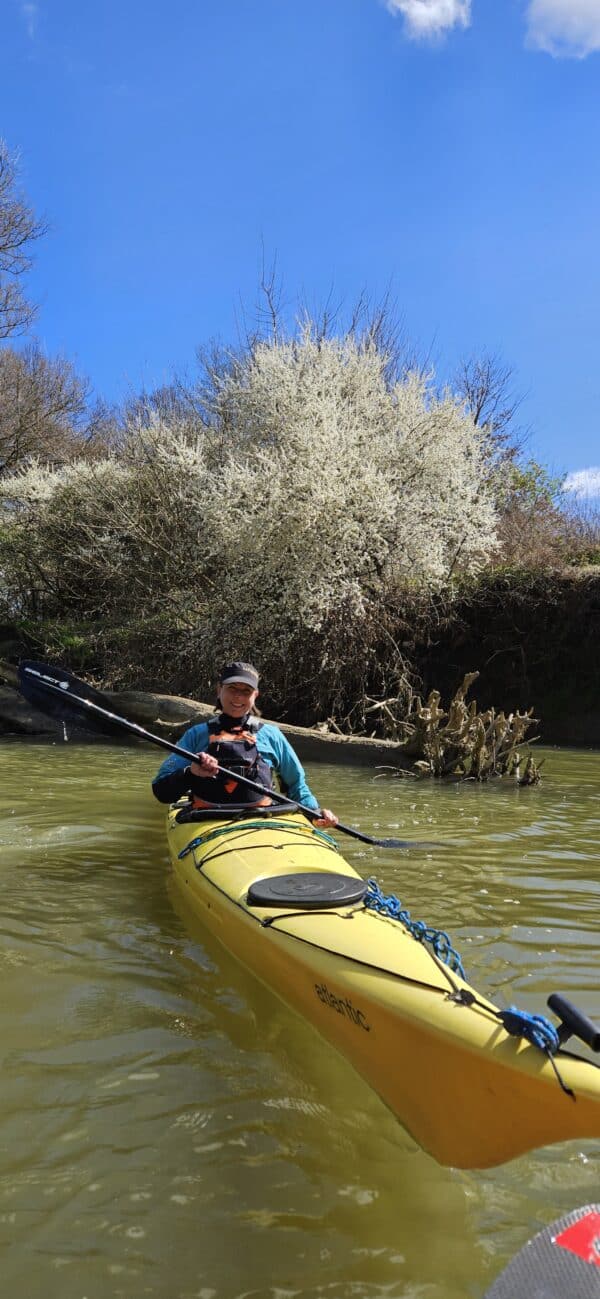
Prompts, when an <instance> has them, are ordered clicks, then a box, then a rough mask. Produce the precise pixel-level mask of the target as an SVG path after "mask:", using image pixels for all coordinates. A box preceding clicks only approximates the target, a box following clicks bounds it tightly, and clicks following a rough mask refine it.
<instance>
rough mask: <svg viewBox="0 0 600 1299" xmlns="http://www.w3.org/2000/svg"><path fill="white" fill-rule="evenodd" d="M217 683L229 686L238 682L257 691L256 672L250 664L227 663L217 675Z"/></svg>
mask: <svg viewBox="0 0 600 1299" xmlns="http://www.w3.org/2000/svg"><path fill="white" fill-rule="evenodd" d="M219 681H220V683H221V685H222V686H225V685H227V686H231V685H233V683H234V681H240V682H241V683H242V684H243V685H245V686H252V689H253V690H258V670H257V669H256V668H255V667H253V666H252V664H251V663H228V664H227V667H224V668H222V670H221V672H220V673H219Z"/></svg>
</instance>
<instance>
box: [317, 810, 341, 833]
mask: <svg viewBox="0 0 600 1299" xmlns="http://www.w3.org/2000/svg"><path fill="white" fill-rule="evenodd" d="M337 823H338V817H337V816H336V815H335V812H330V810H329V808H328V807H320V808H319V818H318V820H316V821H313V825H318V826H319V829H321V830H328V829H332V828H333V827H334V826H336V825H337Z"/></svg>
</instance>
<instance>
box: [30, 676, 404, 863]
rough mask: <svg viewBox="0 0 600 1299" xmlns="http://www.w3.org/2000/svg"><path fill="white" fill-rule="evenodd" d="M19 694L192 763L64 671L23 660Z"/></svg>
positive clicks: (363, 838)
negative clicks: (122, 732)
mask: <svg viewBox="0 0 600 1299" xmlns="http://www.w3.org/2000/svg"><path fill="white" fill-rule="evenodd" d="M18 679H19V690H20V692H21V694H22V695H23V696H24V697H25V699H28V700H29V702H30V703H32V704H33V705H34V706H35V707H36V708H39V709H40V711H41V712H44V713H48V714H49V715H50V716H51V717H56V718H58V720H59V721H62V722H66V723H67V724H70V725H72V726H79V727H81V726H82V725H83V727H84V729H86V730H90V731H92V732H99V733H100V734H101V735H114V733H115V729H117V730H118V729H120V730H123V731H129V732H130V733H131V734H132V735H136V736H137V737H138V739H140V740H147V741H148V743H149V744H156V745H158V746H159V747H160V748H161V749H169V751H170V752H171V753H177V754H179V756H180V757H182V758H187V759H188V761H189V762H195V761H196V759H197V756H198V755H197V754H196V753H191V752H190V751H189V750H188V749H182V747H181V745H180V744H172V743H171V741H170V740H165V739H163V737H162V736H159V735H153V734H152V732H151V731H146V730H145V729H144V727H143V726H139V725H138V723H137V722H130V721H129V719H128V718H126V717H119V716H118V715H117V714H116V713H113V712H112V710H111V705H110V700H109V699H107V698H106V696H105V695H103V694H101V693H100V691H99V690H94V688H93V687H92V686H88V685H87V684H86V682H85V681H80V680H79V679H78V678H77V677H75V676H73V674H72V673H71V672H67V671H66V670H65V669H64V668H57V667H54V666H52V664H50V663H35V662H33V661H31V660H29V659H24V660H22V662H21V663H20V664H19V668H18ZM219 771H220V772H222V774H223V775H224V776H229V777H231V779H232V780H236V781H237V782H238V783H239V784H241V785H247V786H248V788H249V789H255V790H256V792H257V793H259V794H268V795H269V796H270V797H271V798H273V799H275V800H276V801H277V802H279V803H288V802H289V799H288V798H286V796H285V794H280V793H278V792H277V791H275V790H274V789H266V788H265V786H264V785H259V784H258V783H257V781H255V780H249V779H248V777H247V776H240V775H239V774H238V773H237V772H233V771H229V770H228V769H227V767H219ZM297 806H298V807H299V809H300V811H301V812H304V813H305V815H306V816H308V817H310V819H311V820H312V821H315V820H318V818H319V816H320V809H318V808H314V807H305V806H304V805H303V804H302V803H298V804H297ZM335 829H336V830H341V832H342V834H348V835H350V837H351V838H352V839H359V840H360V842H361V843H369V844H373V845H374V846H375V847H379V848H412V847H415V846H416V845H415V843H414V842H411V841H410V840H406V839H374V838H373V837H372V836H371V835H368V834H362V832H361V831H360V830H354V829H353V828H352V827H351V826H349V825H342V824H341V822H340V821H338V823H337V825H336V826H335Z"/></svg>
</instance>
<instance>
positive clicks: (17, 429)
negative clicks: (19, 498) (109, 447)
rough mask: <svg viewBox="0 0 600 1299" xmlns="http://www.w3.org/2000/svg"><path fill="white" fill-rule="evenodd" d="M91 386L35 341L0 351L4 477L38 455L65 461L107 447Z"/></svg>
mask: <svg viewBox="0 0 600 1299" xmlns="http://www.w3.org/2000/svg"><path fill="white" fill-rule="evenodd" d="M89 396H90V390H89V385H88V383H87V381H86V380H85V379H81V378H80V377H79V376H78V375H77V374H76V373H75V370H74V367H73V365H72V364H71V362H70V361H67V360H66V359H65V358H64V357H56V358H49V357H46V356H45V355H44V353H43V352H42V351H41V349H40V348H39V347H38V345H37V344H35V343H32V344H30V345H29V346H28V347H26V348H24V349H23V351H21V352H17V351H15V350H14V348H12V347H5V348H2V349H1V350H0V477H2V475H5V474H7V473H10V472H12V471H13V470H14V469H16V468H18V467H19V466H20V465H23V464H24V463H26V462H27V461H28V460H29V459H31V458H32V457H35V458H36V459H37V460H38V461H41V462H42V463H52V464H64V463H65V462H66V461H68V460H72V459H73V457H74V456H76V455H81V454H85V453H86V450H87V451H89V449H90V448H91V446H94V447H95V446H96V445H98V444H101V445H103V444H104V441H105V440H106V438H105V432H106V423H107V419H106V412H105V410H104V408H103V407H101V406H99V405H97V406H95V407H92V408H90V405H89Z"/></svg>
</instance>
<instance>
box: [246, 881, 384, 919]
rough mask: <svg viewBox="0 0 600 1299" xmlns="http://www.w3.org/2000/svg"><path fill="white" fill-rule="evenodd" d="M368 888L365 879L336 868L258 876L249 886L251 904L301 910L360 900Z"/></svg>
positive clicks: (249, 903) (334, 905) (336, 905)
mask: <svg viewBox="0 0 600 1299" xmlns="http://www.w3.org/2000/svg"><path fill="white" fill-rule="evenodd" d="M366 891H367V885H366V882H365V880H361V879H356V878H355V877H354V876H352V875H338V874H337V872H336V871H301V872H299V873H298V874H297V875H273V876H271V877H270V878H268V879H264V880H256V882H255V883H254V884H251V885H250V888H249V890H248V905H249V906H251V907H292V908H296V907H297V908H298V910H299V911H309V910H312V909H313V908H314V909H315V910H319V911H320V910H322V909H323V908H324V907H344V906H348V905H349V904H351V903H353V902H360V901H362V898H363V897H364V895H365V893H366Z"/></svg>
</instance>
